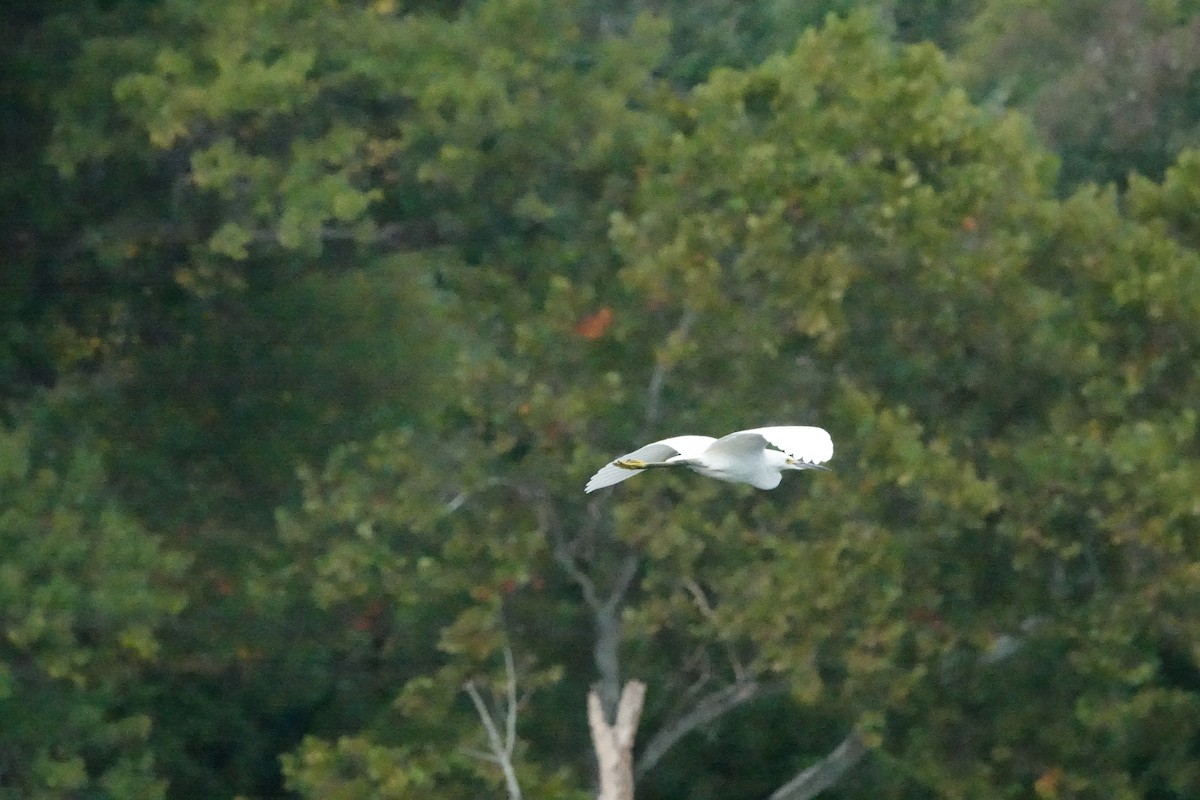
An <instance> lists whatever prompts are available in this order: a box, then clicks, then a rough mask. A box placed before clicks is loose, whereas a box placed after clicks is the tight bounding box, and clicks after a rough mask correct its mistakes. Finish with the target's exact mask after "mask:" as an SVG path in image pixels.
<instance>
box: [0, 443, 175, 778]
mask: <svg viewBox="0 0 1200 800" xmlns="http://www.w3.org/2000/svg"><path fill="white" fill-rule="evenodd" d="M35 453H36V450H35V449H34V445H33V444H32V443H31V435H30V433H29V432H28V431H25V430H11V429H0V498H3V499H2V500H0V545H2V547H0V549H3V551H4V553H5V560H4V563H3V565H2V566H0V608H3V612H2V613H0V632H2V634H3V641H2V642H0V716H2V717H3V718H4V720H5V723H4V726H3V730H2V731H0V750H2V751H3V752H4V754H5V769H4V774H3V776H0V796H4V797H14V798H15V797H22V798H47V799H48V798H65V797H73V796H78V794H79V793H80V792H86V793H88V794H89V795H90V796H95V797H111V798H127V797H129V798H160V797H163V791H164V788H165V787H164V783H163V781H162V779H161V778H160V777H159V776H158V775H157V773H156V771H155V769H154V764H153V758H152V755H151V752H152V751H151V748H150V747H149V737H150V733H151V726H152V722H151V719H150V717H149V716H148V715H147V714H146V712H145V710H144V709H139V708H136V707H134V706H132V705H131V704H130V700H131V698H132V696H133V695H132V692H131V687H132V686H133V685H135V684H136V683H137V682H138V681H139V680H142V679H144V677H145V676H146V675H147V673H148V670H149V668H150V667H151V665H152V664H154V663H155V661H156V658H157V656H158V654H159V648H160V629H161V628H162V627H163V626H164V625H166V624H167V623H169V622H170V621H171V620H172V619H173V618H174V617H175V616H176V615H178V613H179V611H180V610H181V608H182V607H183V603H184V596H183V594H182V593H181V592H180V591H179V589H178V588H177V582H178V580H179V578H180V576H181V575H182V572H183V570H184V567H185V566H186V559H185V558H184V557H183V556H181V555H180V554H178V553H175V552H171V551H169V550H166V549H164V548H163V547H162V546H161V545H160V544H159V542H158V540H157V539H156V538H155V537H153V536H151V535H149V534H148V533H147V532H146V531H145V530H144V529H143V528H142V527H141V526H140V525H139V524H138V523H137V521H136V520H135V519H133V518H132V517H130V516H129V515H128V514H127V513H125V512H123V511H121V510H120V509H119V508H118V507H117V506H116V505H115V504H114V503H113V501H112V500H111V499H110V496H109V494H110V490H109V489H108V487H107V485H106V482H105V478H104V473H103V470H102V467H101V463H100V458H99V456H98V455H97V454H96V452H95V451H94V450H92V449H90V448H87V447H83V446H81V447H78V448H77V449H75V450H74V451H73V452H71V453H70V454H67V455H64V456H63V457H61V458H60V459H54V460H50V459H46V458H44V457H39V456H37V455H35ZM54 461H58V462H61V463H54Z"/></svg>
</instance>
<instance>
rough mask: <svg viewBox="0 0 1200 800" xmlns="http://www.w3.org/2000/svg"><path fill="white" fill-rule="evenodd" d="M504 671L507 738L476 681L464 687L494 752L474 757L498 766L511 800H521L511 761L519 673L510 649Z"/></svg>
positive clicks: (514, 736) (514, 739)
mask: <svg viewBox="0 0 1200 800" xmlns="http://www.w3.org/2000/svg"><path fill="white" fill-rule="evenodd" d="M504 669H505V673H506V675H505V685H506V690H507V691H506V694H507V701H508V702H507V705H508V708H507V709H506V710H505V715H506V721H505V735H504V736H501V735H500V729H499V728H498V727H497V725H496V720H495V718H494V717H493V716H492V712H491V711H490V710H489V709H488V706H487V703H486V702H484V699H483V695H482V694H481V693H480V692H479V687H478V686H476V685H475V681H467V682H466V683H465V684H463V689H464V690H466V693H467V695H468V696H469V697H470V698H471V702H472V703H473V704H474V705H475V712H476V713H477V714H478V715H479V721H480V722H482V723H483V729H484V731H486V732H487V738H488V746H489V747H490V748H491V751H492V752H491V754H490V755H488V754H486V753H473V755H476V756H477V757H482V758H483V759H484V760H486V761H491V762H492V763H495V764H497V765H499V767H500V771H501V772H502V773H503V774H504V784H505V786H506V787H507V788H508V797H509V800H521V785H520V783H518V782H517V771H516V769H515V768H514V767H513V761H512V755H513V751H514V749H515V748H516V741H517V671H516V667H515V665H514V663H513V655H512V649H511V648H509V647H505V648H504Z"/></svg>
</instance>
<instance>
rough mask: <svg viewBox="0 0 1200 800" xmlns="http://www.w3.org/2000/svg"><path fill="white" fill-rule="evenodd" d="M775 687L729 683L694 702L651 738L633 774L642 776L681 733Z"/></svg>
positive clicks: (685, 734)
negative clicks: (689, 708)
mask: <svg viewBox="0 0 1200 800" xmlns="http://www.w3.org/2000/svg"><path fill="white" fill-rule="evenodd" d="M777 688H779V687H778V686H774V685H772V686H764V685H763V684H760V683H757V682H755V681H748V682H738V683H732V684H730V685H728V686H725V687H723V688H721V689H718V690H716V691H715V692H711V693H710V694H708V695H707V696H705V697H703V698H702V699H701V700H700V701H699V702H697V703H696V704H695V705H694V706H693V707H692V710H691V711H689V712H688V713H686V714H684V715H683V716H682V717H680V718H679V719H677V720H675V721H674V722H672V723H670V724H669V725H666V726H664V727H663V728H662V729H661V730H659V731H658V732H657V733H655V734H654V736H652V737H651V738H650V742H649V743H648V744H647V745H646V749H645V750H644V751H643V752H642V755H641V758H639V759H638V762H637V770H636V774H637V776H638V777H641V776H642V775H645V774H646V773H647V772H649V771H650V769H651V768H653V767H654V765H655V764H657V763H658V762H659V761H660V760H661V759H662V757H663V756H665V755H666V754H667V751H669V750H670V749H671V748H672V747H674V746H675V745H676V743H678V742H679V740H680V739H682V738H683V737H684V736H687V735H688V734H689V733H691V732H692V731H694V730H695V729H696V728H699V727H700V726H701V725H706V724H708V723H709V722H712V721H713V720H715V719H717V718H718V717H721V716H723V715H724V714H726V713H728V712H730V711H732V710H733V709H735V708H737V707H738V706H740V705H742V704H743V703H747V702H749V701H750V700H753V699H754V698H756V697H761V696H762V695H763V694H766V693H767V692H768V691H771V690H774V689H777Z"/></svg>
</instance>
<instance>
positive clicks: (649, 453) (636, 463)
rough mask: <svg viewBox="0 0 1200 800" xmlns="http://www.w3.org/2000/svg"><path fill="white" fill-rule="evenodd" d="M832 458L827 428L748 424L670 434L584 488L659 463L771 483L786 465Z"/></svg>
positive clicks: (809, 465) (814, 464) (815, 464)
mask: <svg viewBox="0 0 1200 800" xmlns="http://www.w3.org/2000/svg"><path fill="white" fill-rule="evenodd" d="M771 448H778V449H771ZM831 458H833V440H832V439H830V438H829V434H828V433H827V432H826V431H824V430H823V429H821V428H811V427H806V426H802V425H788V426H781V427H775V428H751V429H750V430H748V431H737V432H736V433H731V434H729V435H727V436H722V437H721V438H720V439H714V438H712V437H711V436H673V437H671V438H670V439H663V440H662V441H659V442H654V443H652V444H648V445H646V446H645V447H642V448H640V449H638V450H634V451H633V452H632V453H629V454H627V455H623V456H621V457H620V458H618V459H617V460H616V461H612V462H610V463H609V464H607V465H605V466H604V467H602V468H601V469H600V471H599V472H597V473H596V474H595V475H593V476H592V477H591V479H590V480H589V481H588V482H587V486H586V487H585V489H584V491H585V492H594V491H596V490H597V489H603V488H604V487H605V486H612V485H613V484H616V483H620V482H621V481H623V480H627V479H629V478H632V477H633V476H634V475H637V474H638V473H639V472H640V471H642V470H644V469H657V468H659V467H687V468H688V469H690V470H692V471H693V472H699V473H700V474H701V475H707V476H708V477H710V478H716V479H717V480H721V481H728V482H729V483H748V484H750V485H751V486H755V487H757V488H759V489H774V488H775V487H776V486H778V485H779V482H780V481H782V480H783V471H784V470H788V469H826V467H823V466H821V464H823V463H824V462H826V461H828V460H829V459H831Z"/></svg>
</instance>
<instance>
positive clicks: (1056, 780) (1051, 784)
mask: <svg viewBox="0 0 1200 800" xmlns="http://www.w3.org/2000/svg"><path fill="white" fill-rule="evenodd" d="M1062 779H1063V771H1062V770H1061V769H1059V768H1058V767H1054V768H1052V769H1048V770H1046V771H1045V772H1043V773H1042V775H1041V777H1040V778H1038V779H1037V780H1036V781H1034V782H1033V790H1034V791H1035V792H1037V796H1038V797H1044V798H1047V800H1052V798H1055V797H1058V790H1059V788H1060V786H1061V785H1062Z"/></svg>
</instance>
